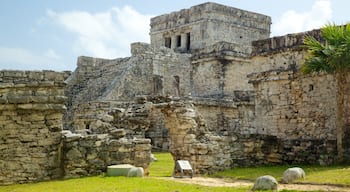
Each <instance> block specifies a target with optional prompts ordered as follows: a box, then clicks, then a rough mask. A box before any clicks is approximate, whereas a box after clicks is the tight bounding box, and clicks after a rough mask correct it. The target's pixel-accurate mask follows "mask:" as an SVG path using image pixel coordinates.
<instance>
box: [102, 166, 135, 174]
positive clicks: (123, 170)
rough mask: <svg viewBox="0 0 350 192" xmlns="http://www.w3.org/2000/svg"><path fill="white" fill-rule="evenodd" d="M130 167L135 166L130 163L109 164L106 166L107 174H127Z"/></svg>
mask: <svg viewBox="0 0 350 192" xmlns="http://www.w3.org/2000/svg"><path fill="white" fill-rule="evenodd" d="M131 168H135V166H133V165H130V164H120V165H110V166H108V167H107V175H108V176H127V175H128V173H129V171H130V169H131Z"/></svg>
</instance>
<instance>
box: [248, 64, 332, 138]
mask: <svg viewBox="0 0 350 192" xmlns="http://www.w3.org/2000/svg"><path fill="white" fill-rule="evenodd" d="M251 82H252V83H253V84H254V86H255V88H256V116H257V118H256V123H255V126H256V127H257V129H258V132H259V133H264V134H269V135H275V136H277V137H279V138H290V139H295V138H303V139H326V140H327V139H335V138H336V128H335V127H336V106H337V104H336V99H335V98H336V95H337V90H336V84H335V80H334V77H333V76H331V75H324V74H318V75H310V76H302V74H300V72H297V71H294V70H288V71H278V70H277V71H269V72H265V73H260V74H257V75H252V76H251Z"/></svg>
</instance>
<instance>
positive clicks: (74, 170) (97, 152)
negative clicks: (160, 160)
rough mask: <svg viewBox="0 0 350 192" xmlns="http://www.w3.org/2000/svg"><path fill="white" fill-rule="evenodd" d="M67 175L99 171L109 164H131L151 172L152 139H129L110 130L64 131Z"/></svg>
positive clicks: (65, 170) (69, 176) (88, 173)
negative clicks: (88, 132) (109, 132)
mask: <svg viewBox="0 0 350 192" xmlns="http://www.w3.org/2000/svg"><path fill="white" fill-rule="evenodd" d="M63 141H64V146H63V155H64V156H63V161H64V172H65V173H64V177H65V178H74V177H81V176H92V175H99V174H101V173H103V172H106V169H107V166H109V165H117V164H132V165H134V166H138V167H143V168H144V170H145V172H146V173H148V166H149V163H150V157H151V144H150V140H149V139H126V138H124V137H122V138H120V137H118V136H113V135H109V134H93V135H84V134H72V133H70V132H69V131H66V132H65V134H64V139H63Z"/></svg>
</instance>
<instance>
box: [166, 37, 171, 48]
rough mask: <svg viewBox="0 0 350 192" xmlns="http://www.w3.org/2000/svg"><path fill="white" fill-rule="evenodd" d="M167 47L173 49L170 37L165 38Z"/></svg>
mask: <svg viewBox="0 0 350 192" xmlns="http://www.w3.org/2000/svg"><path fill="white" fill-rule="evenodd" d="M165 47H168V48H171V38H170V37H166V38H165Z"/></svg>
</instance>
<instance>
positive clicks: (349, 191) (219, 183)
mask: <svg viewBox="0 0 350 192" xmlns="http://www.w3.org/2000/svg"><path fill="white" fill-rule="evenodd" d="M162 179H165V180H171V181H175V182H181V183H188V184H197V185H203V186H210V187H252V186H253V184H254V183H253V182H251V181H247V180H229V179H220V178H207V177H193V178H192V179H191V178H173V177H162ZM283 189H288V190H299V191H337V192H350V187H341V186H333V185H317V184H278V190H283Z"/></svg>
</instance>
